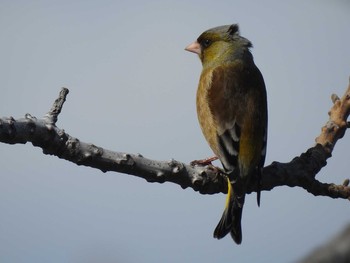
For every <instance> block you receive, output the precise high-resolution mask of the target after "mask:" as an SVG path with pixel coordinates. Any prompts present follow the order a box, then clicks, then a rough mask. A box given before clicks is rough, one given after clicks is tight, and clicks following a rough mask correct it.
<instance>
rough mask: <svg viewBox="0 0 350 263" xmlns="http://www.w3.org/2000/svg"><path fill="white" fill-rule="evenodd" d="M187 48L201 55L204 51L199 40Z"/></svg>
mask: <svg viewBox="0 0 350 263" xmlns="http://www.w3.org/2000/svg"><path fill="white" fill-rule="evenodd" d="M185 50H187V51H190V52H193V53H196V54H198V55H200V54H201V53H202V49H201V45H199V43H198V42H197V41H195V42H193V43H192V44H189V45H188V46H187V47H186V48H185Z"/></svg>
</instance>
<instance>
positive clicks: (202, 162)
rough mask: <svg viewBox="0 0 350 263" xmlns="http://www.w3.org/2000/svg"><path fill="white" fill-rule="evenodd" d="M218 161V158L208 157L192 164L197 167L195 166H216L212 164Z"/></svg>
mask: <svg viewBox="0 0 350 263" xmlns="http://www.w3.org/2000/svg"><path fill="white" fill-rule="evenodd" d="M217 159H218V157H217V156H212V157H208V158H205V159H201V160H194V161H192V162H191V165H192V166H195V165H200V166H206V165H210V166H214V165H213V164H212V162H213V161H215V160H217Z"/></svg>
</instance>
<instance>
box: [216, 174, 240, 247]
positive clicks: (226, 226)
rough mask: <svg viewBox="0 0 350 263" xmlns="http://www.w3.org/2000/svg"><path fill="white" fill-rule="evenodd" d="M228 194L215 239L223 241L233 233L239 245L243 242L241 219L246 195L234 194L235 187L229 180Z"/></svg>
mask: <svg viewBox="0 0 350 263" xmlns="http://www.w3.org/2000/svg"><path fill="white" fill-rule="evenodd" d="M227 183H228V192H227V197H226V205H225V210H224V212H223V214H222V217H221V219H220V222H219V223H218V225H217V226H216V228H215V230H214V237H215V238H217V239H221V238H223V237H224V236H226V235H227V234H228V233H229V232H231V236H232V238H233V240H234V241H235V242H236V243H237V244H241V242H242V228H241V218H242V210H243V204H244V198H245V193H244V192H243V194H241V195H238V194H237V193H235V192H234V189H233V185H232V184H231V182H230V180H229V179H228V178H227Z"/></svg>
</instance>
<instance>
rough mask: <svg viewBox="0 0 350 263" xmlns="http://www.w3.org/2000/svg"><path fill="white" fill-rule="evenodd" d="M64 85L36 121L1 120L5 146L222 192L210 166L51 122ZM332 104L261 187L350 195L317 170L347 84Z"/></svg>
mask: <svg viewBox="0 0 350 263" xmlns="http://www.w3.org/2000/svg"><path fill="white" fill-rule="evenodd" d="M67 94H68V89H66V88H63V89H62V91H61V93H60V95H59V98H58V99H56V101H55V102H54V104H53V106H52V108H51V110H50V111H49V112H48V113H47V114H46V115H45V116H44V117H43V118H42V119H37V118H35V117H33V116H31V115H30V114H26V115H25V117H24V118H21V119H17V120H15V119H14V118H13V117H9V118H1V119H0V141H1V142H4V143H9V144H15V143H27V142H31V143H32V144H33V145H34V146H38V147H40V148H42V149H43V152H44V154H50V155H55V156H57V157H59V158H61V159H65V160H68V161H71V162H73V163H76V164H77V165H85V166H89V167H93V168H97V169H99V170H101V171H102V172H106V171H115V172H120V173H125V174H130V175H135V176H138V177H141V178H144V179H146V180H147V181H148V182H158V183H164V182H173V183H176V184H178V185H180V186H181V187H182V188H187V187H191V188H193V189H194V190H195V191H199V192H200V193H202V194H215V193H220V192H221V193H226V192H227V185H226V180H225V178H224V176H223V174H220V171H218V170H217V169H213V167H211V166H199V165H190V164H184V163H182V162H179V161H176V160H170V161H156V160H151V159H147V158H145V157H143V156H142V155H140V154H128V153H121V152H115V151H111V150H107V149H103V148H102V147H99V146H95V145H94V144H90V143H86V142H82V141H80V140H79V139H77V138H75V137H72V136H70V135H69V134H68V133H66V132H65V131H64V130H62V129H59V128H58V127H57V126H56V122H57V118H58V115H59V114H60V112H61V110H62V107H63V103H64V102H65V99H66V96H67ZM332 100H333V102H334V105H333V107H332V108H331V110H330V112H329V116H330V117H329V120H328V122H327V123H326V125H325V126H324V127H323V128H322V131H321V134H320V135H319V136H318V137H317V138H316V142H317V144H316V146H314V147H312V148H310V149H308V150H307V151H306V152H305V153H303V154H301V155H300V156H299V157H296V158H294V159H293V160H292V161H291V162H289V163H278V162H273V163H272V164H271V165H269V166H266V167H265V168H264V169H263V176H262V182H261V190H265V191H269V190H271V189H273V188H274V187H277V186H283V185H286V186H290V187H295V186H298V187H302V188H303V189H305V190H307V191H308V192H310V193H311V194H313V195H322V196H329V197H331V198H343V199H349V198H350V187H349V186H348V184H349V182H348V181H345V182H344V183H343V184H341V185H335V184H326V183H321V182H319V181H317V180H316V179H315V176H316V174H317V173H318V172H319V171H320V170H321V169H322V167H324V166H325V165H326V164H327V162H326V161H327V159H328V158H329V157H331V153H332V150H333V147H334V145H335V143H336V142H337V140H339V139H340V138H342V137H343V136H344V134H345V131H346V128H347V126H348V122H347V118H348V116H349V113H350V84H349V88H348V89H347V91H346V92H345V94H344V96H343V97H342V98H341V99H339V98H338V97H337V96H336V95H332ZM255 181H256V180H252V183H251V184H250V185H249V187H248V193H250V192H254V191H256V189H257V186H256V183H255Z"/></svg>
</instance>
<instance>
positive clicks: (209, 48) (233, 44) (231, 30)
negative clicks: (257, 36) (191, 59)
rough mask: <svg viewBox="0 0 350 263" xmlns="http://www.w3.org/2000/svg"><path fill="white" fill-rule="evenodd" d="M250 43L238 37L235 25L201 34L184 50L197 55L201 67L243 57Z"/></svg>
mask: <svg viewBox="0 0 350 263" xmlns="http://www.w3.org/2000/svg"><path fill="white" fill-rule="evenodd" d="M250 47H252V44H251V42H250V41H249V40H248V39H246V38H244V37H241V36H240V35H239V27H238V25H237V24H233V25H225V26H219V27H215V28H212V29H209V30H207V31H205V32H203V33H202V34H201V35H200V36H199V37H198V38H197V41H195V42H193V43H192V44H190V45H188V46H187V47H186V48H185V50H187V51H190V52H193V53H196V54H198V56H199V58H200V60H201V61H202V64H203V67H206V66H212V65H216V64H221V63H225V62H230V61H233V60H234V59H237V58H240V57H241V56H244V54H245V53H247V52H246V51H248V53H250V52H249V48H250Z"/></svg>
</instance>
